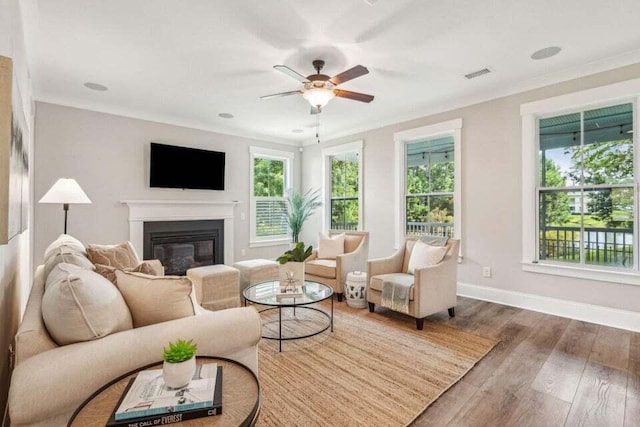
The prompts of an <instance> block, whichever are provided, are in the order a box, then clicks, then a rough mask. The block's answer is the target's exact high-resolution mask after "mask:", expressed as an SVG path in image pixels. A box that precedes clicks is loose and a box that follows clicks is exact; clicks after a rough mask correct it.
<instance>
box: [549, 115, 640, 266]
mask: <svg viewBox="0 0 640 427" xmlns="http://www.w3.org/2000/svg"><path fill="white" fill-rule="evenodd" d="M538 135H539V154H538V169H539V172H538V175H539V186H538V204H539V214H538V224H539V225H538V227H539V241H538V259H539V260H541V261H542V260H547V261H557V262H566V263H576V264H590V265H599V266H605V267H618V268H627V269H633V268H634V258H635V257H634V244H633V243H634V229H635V220H634V218H635V200H634V182H635V179H634V168H633V165H634V161H633V152H634V150H633V136H632V135H633V105H632V104H631V103H625V104H618V105H612V106H608V107H604V108H598V109H593V110H585V111H580V112H577V113H572V114H564V115H558V116H552V117H547V118H541V119H539V120H538Z"/></svg>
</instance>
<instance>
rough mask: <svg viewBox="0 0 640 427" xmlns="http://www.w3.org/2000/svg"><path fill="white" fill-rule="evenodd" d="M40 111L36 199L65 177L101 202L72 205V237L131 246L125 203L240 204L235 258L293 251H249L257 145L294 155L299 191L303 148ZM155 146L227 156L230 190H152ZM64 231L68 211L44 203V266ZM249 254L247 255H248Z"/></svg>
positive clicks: (49, 107)
mask: <svg viewBox="0 0 640 427" xmlns="http://www.w3.org/2000/svg"><path fill="white" fill-rule="evenodd" d="M36 110H37V117H36V134H37V135H38V137H37V141H36V144H35V171H36V172H35V185H34V187H35V200H39V199H40V198H41V197H42V196H43V195H44V193H45V192H46V191H47V190H48V189H49V188H50V187H51V185H53V183H54V182H55V181H56V180H57V179H58V178H61V177H70V178H75V179H76V180H77V181H78V183H79V184H80V186H81V187H82V188H83V189H84V191H85V192H86V193H87V195H88V196H89V198H90V199H91V200H92V202H93V204H91V205H72V206H71V207H70V210H69V225H68V227H69V228H68V232H69V234H71V235H73V236H76V237H77V238H79V239H80V240H81V241H83V242H85V243H102V244H111V243H118V242H121V241H124V240H127V239H129V222H128V208H127V206H126V205H123V204H121V203H120V201H121V200H126V199H131V200H138V199H145V200H216V201H231V200H238V201H239V202H240V203H239V205H238V206H237V207H236V208H235V209H236V215H235V221H234V223H235V230H234V234H235V239H234V240H235V242H234V243H235V244H234V246H235V247H234V250H235V255H234V257H235V259H236V260H240V259H248V258H275V257H276V256H278V255H279V254H280V253H282V252H283V250H285V248H286V246H284V247H283V246H282V245H280V246H271V247H264V248H255V249H251V248H249V215H250V209H249V146H252V145H256V146H261V147H267V148H273V149H279V150H285V151H291V152H294V153H295V155H296V158H295V164H294V185H295V186H296V187H297V186H298V185H299V173H298V170H299V163H300V153H299V152H298V149H297V148H296V147H293V146H287V145H279V144H274V143H269V142H264V141H258V140H252V139H247V138H241V137H236V136H229V135H222V134H217V133H213V132H207V131H202V130H195V129H188V128H184V127H178V126H173V125H167V124H161V123H155V122H150V121H145V120H138V119H132V118H126V117H122V116H116V115H111V114H104V113H97V112H93V111H88V110H80V109H76V108H70V107H64V106H60V105H54V104H46V103H37V104H36ZM152 141H153V142H161V143H167V144H176V145H182V146H188V147H195V148H203V149H208V150H218V151H224V152H225V153H226V183H225V191H203V190H169V189H157V188H149V184H148V182H149V178H148V177H149V175H148V174H149V172H148V169H149V143H150V142H152ZM241 213H244V214H245V216H244V217H245V219H244V220H241ZM62 229H63V211H62V206H61V205H44V204H37V203H36V206H35V236H36V239H35V251H34V261H35V264H36V265H37V264H39V263H41V262H42V257H43V253H44V250H45V248H46V247H47V245H48V244H49V243H50V242H51V241H52V240H54V239H55V238H56V237H57V236H58V235H59V234H60V233H61V232H62ZM242 249H245V250H246V255H244V256H241V255H240V251H241V250H242Z"/></svg>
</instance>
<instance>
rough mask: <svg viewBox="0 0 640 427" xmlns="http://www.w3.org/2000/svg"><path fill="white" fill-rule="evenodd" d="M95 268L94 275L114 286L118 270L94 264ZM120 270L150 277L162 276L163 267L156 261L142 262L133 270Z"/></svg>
mask: <svg viewBox="0 0 640 427" xmlns="http://www.w3.org/2000/svg"><path fill="white" fill-rule="evenodd" d="M95 267H96V273H98V274H100V275H101V276H103V277H105V278H106V279H109V281H110V282H111V283H113V284H114V285H115V284H116V270H118V268H115V267H111V266H110V265H102V264H96V265H95ZM120 270H123V271H130V272H133V273H144V274H149V275H151V276H164V267H163V266H162V263H161V262H160V260H157V259H150V260H146V261H142V262H141V263H140V264H138V265H137V266H136V267H134V268H122V269H120Z"/></svg>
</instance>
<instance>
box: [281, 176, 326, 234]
mask: <svg viewBox="0 0 640 427" xmlns="http://www.w3.org/2000/svg"><path fill="white" fill-rule="evenodd" d="M321 205H322V203H321V202H320V190H318V189H313V188H310V189H309V190H307V191H306V192H305V193H304V194H302V193H300V192H299V191H298V190H295V189H289V191H288V193H287V217H286V218H287V225H288V226H289V229H290V230H291V238H292V239H293V242H294V243H298V239H299V238H300V231H302V225H303V224H304V222H305V221H306V220H307V219H308V218H309V217H310V216H311V215H313V213H314V212H315V210H316V209H317V208H318V207H320V206H321Z"/></svg>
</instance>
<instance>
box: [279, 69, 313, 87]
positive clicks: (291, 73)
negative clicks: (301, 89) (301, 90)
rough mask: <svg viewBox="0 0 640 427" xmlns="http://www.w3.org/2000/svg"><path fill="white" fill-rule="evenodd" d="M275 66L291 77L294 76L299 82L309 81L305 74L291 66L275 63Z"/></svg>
mask: <svg viewBox="0 0 640 427" xmlns="http://www.w3.org/2000/svg"><path fill="white" fill-rule="evenodd" d="M273 68H275V69H276V70H278V71H280V72H281V73H285V74H286V75H287V76H289V77H293V78H294V79H296V80H298V81H299V82H302V83H307V82H308V81H309V80H308V79H307V78H306V77H305V76H303V75H302V74H300V73H298V72H297V71H293V70H292V69H291V68H289V67H287V66H286V65H274V66H273Z"/></svg>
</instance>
